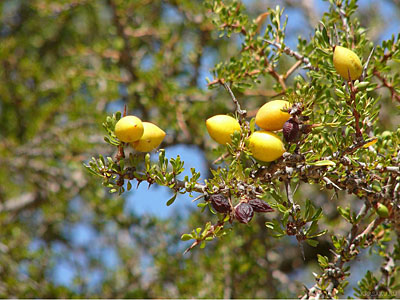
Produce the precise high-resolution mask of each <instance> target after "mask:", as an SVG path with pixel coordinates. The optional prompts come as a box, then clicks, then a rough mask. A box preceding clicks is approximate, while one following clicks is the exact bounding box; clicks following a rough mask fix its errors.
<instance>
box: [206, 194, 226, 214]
mask: <svg viewBox="0 0 400 300" xmlns="http://www.w3.org/2000/svg"><path fill="white" fill-rule="evenodd" d="M209 200H210V202H211V205H212V207H213V208H214V209H215V210H216V211H217V212H219V213H221V214H224V213H228V212H229V211H230V210H231V205H230V204H229V200H228V198H226V197H225V196H224V195H222V194H214V195H211V196H210V199H209Z"/></svg>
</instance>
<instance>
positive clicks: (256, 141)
mask: <svg viewBox="0 0 400 300" xmlns="http://www.w3.org/2000/svg"><path fill="white" fill-rule="evenodd" d="M249 148H250V150H251V153H252V154H253V156H254V157H255V158H257V159H258V160H261V161H265V162H270V161H274V160H276V159H278V158H279V157H281V156H282V154H283V153H284V152H285V147H284V145H283V142H282V141H281V139H280V138H279V136H277V135H276V134H275V133H273V132H269V131H266V130H261V131H255V132H253V133H252V134H251V135H250V137H249Z"/></svg>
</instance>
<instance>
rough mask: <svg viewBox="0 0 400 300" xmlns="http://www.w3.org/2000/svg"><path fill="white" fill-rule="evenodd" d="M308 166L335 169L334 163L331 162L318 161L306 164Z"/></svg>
mask: <svg viewBox="0 0 400 300" xmlns="http://www.w3.org/2000/svg"><path fill="white" fill-rule="evenodd" d="M308 164H309V165H312V166H317V167H321V166H332V167H335V166H336V163H335V162H333V161H331V160H319V161H316V162H312V163H308Z"/></svg>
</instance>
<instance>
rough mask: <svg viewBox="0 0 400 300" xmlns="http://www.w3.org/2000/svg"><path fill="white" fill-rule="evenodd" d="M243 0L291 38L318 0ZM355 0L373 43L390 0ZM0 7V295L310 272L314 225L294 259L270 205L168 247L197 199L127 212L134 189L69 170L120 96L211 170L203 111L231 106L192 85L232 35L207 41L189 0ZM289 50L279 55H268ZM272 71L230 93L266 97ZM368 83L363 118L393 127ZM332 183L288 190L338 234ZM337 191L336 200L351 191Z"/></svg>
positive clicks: (99, 147)
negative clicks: (279, 15)
mask: <svg viewBox="0 0 400 300" xmlns="http://www.w3.org/2000/svg"><path fill="white" fill-rule="evenodd" d="M243 2H244V4H245V7H246V8H245V12H246V14H247V15H248V17H249V19H255V18H257V17H258V16H260V14H262V13H264V12H266V10H267V8H268V7H275V6H276V5H280V6H281V7H285V8H286V10H285V12H284V13H283V15H285V14H288V15H289V21H288V27H287V30H286V35H287V36H286V43H287V44H288V45H289V46H291V47H293V49H296V44H297V38H298V36H299V35H301V36H302V38H303V39H309V37H310V35H311V34H312V33H313V31H314V27H315V26H316V25H317V24H318V21H319V20H320V19H321V17H322V15H323V12H324V11H327V9H328V7H329V3H328V2H327V1H319V0H314V1H306V0H304V1H300V0H299V1H294V0H282V1H243ZM358 4H359V6H360V7H359V8H358V9H357V11H356V12H355V16H356V17H358V18H359V20H360V22H361V25H362V26H363V27H365V28H368V30H367V36H368V38H369V39H370V40H371V41H372V42H373V43H374V44H379V43H381V42H382V41H383V40H384V39H388V38H390V37H391V34H392V33H394V34H397V32H396V31H398V28H400V24H399V21H398V20H399V16H400V3H399V1H397V0H391V1H389V0H386V1H367V0H364V1H363V0H362V1H359V2H358ZM0 13H1V14H0V224H1V226H0V237H1V238H0V297H6V298H12V297H19V298H24V297H28V298H69V297H86V298H90V297H102V298H103V297H104V298H160V297H163V298H178V297H180V298H188V297H200V298H222V297H223V298H276V297H281V298H282V297H283V298H284V297H295V296H296V295H298V294H300V293H302V290H303V284H306V285H309V284H313V277H312V271H318V264H317V253H319V254H322V255H326V256H328V257H329V256H330V252H329V248H330V247H331V244H330V243H331V242H330V239H329V237H328V236H326V237H321V238H320V239H319V242H320V244H319V246H318V247H317V248H312V247H309V246H307V245H305V246H304V247H305V249H304V251H305V259H304V260H303V258H302V257H301V252H300V249H299V246H298V244H297V242H296V240H295V238H294V237H292V238H289V237H285V238H283V239H280V240H276V239H274V238H272V237H271V236H270V235H269V234H268V230H267V229H266V228H265V225H264V223H265V221H267V218H269V219H270V218H271V217H270V216H268V217H263V216H257V218H255V220H253V222H252V223H251V226H243V225H242V226H241V225H240V224H235V225H234V228H233V229H234V230H232V233H231V234H229V235H227V236H226V237H224V238H223V239H222V240H218V241H217V240H216V241H213V242H212V243H210V244H209V245H208V246H207V247H206V248H205V249H194V250H193V251H191V252H190V253H188V254H186V255H183V251H184V250H185V248H187V246H188V243H187V242H182V241H181V240H180V236H181V234H182V233H184V232H188V231H190V230H191V229H192V228H195V227H196V226H198V225H199V224H204V223H205V221H206V220H207V219H208V218H209V217H210V216H209V214H210V213H209V212H204V213H200V212H199V211H198V210H191V211H190V212H189V213H187V211H186V210H183V209H177V210H175V211H174V214H172V217H170V218H159V217H157V216H153V215H149V214H138V213H137V212H136V211H135V209H133V210H132V209H127V201H128V198H132V197H134V198H135V200H136V201H140V199H138V197H135V189H133V191H132V192H130V193H127V194H124V195H123V196H122V197H117V196H114V195H110V194H109V193H108V191H107V190H105V189H104V188H103V187H102V186H101V185H100V184H99V182H98V178H95V177H94V176H92V175H90V174H88V173H87V172H86V171H85V170H84V168H83V165H82V163H83V162H87V161H88V160H89V159H90V158H91V156H95V155H97V154H103V155H112V154H113V152H112V151H115V149H114V148H112V147H108V146H106V144H105V143H104V141H103V135H104V132H103V129H102V125H101V124H102V123H103V122H104V120H105V117H106V116H107V115H109V114H112V113H113V112H115V111H117V110H119V111H121V110H122V109H123V106H124V104H126V105H127V107H128V112H129V113H131V114H135V115H137V116H139V117H141V118H142V119H145V120H152V121H154V122H156V123H157V124H158V125H159V126H160V127H161V128H163V129H164V130H165V131H166V132H167V137H166V139H165V141H164V143H163V147H165V148H166V149H168V147H171V146H174V145H187V146H195V147H196V149H197V150H199V151H198V153H200V154H198V155H201V156H203V157H204V164H205V166H204V169H205V170H209V169H210V168H211V167H212V165H211V162H212V161H213V160H214V159H215V158H216V157H217V156H216V155H215V153H213V152H212V147H213V145H214V144H212V142H211V141H210V139H209V138H208V136H207V134H206V130H205V124H204V120H205V119H206V118H208V117H210V116H211V115H214V114H217V113H226V112H229V111H231V112H232V111H233V110H234V106H233V103H231V101H230V100H229V97H228V95H227V94H226V92H225V91H224V90H223V89H221V88H219V89H212V90H209V89H208V88H207V82H206V77H207V76H208V77H209V78H210V80H212V79H213V78H212V75H211V73H209V70H210V69H211V68H212V67H214V65H215V64H216V63H218V62H220V61H226V60H228V59H229V58H230V57H231V56H233V55H235V54H237V53H238V52H239V51H240V43H241V42H243V41H242V40H241V37H240V35H232V37H231V38H230V39H228V38H226V37H222V38H219V32H218V30H217V28H216V27H215V25H214V24H213V23H212V21H211V20H212V19H213V15H212V14H211V12H210V11H209V10H208V9H206V7H205V6H204V5H203V1H195V0H192V1H185V0H182V1H180V0H169V1H151V0H141V1H135V0H124V1H123V0H102V1H94V0H63V1H51V0H5V1H2V2H1V3H0ZM367 54H368V53H366V54H365V55H367ZM293 62H294V59H292V58H290V57H282V59H281V60H280V62H279V68H280V69H282V70H286V69H288V67H290V66H291V65H292V64H293ZM300 72H301V71H300ZM291 80H292V79H291V78H289V83H290V82H291ZM274 83H275V82H274V80H273V79H272V78H271V77H268V76H266V77H264V78H262V79H261V83H260V84H258V85H257V86H255V87H253V88H252V89H246V90H243V91H242V92H241V93H239V92H237V94H236V96H237V97H238V99H240V100H241V101H242V105H243V107H244V108H245V109H247V110H249V111H252V110H254V109H256V108H257V107H260V106H261V105H262V104H263V103H264V102H265V101H266V100H267V99H268V97H269V96H271V95H273V94H274V91H273V89H272V88H273V85H274ZM379 92H380V93H381V94H380V96H381V97H382V98H381V110H380V120H379V126H380V127H381V128H382V131H383V130H385V129H387V130H396V128H397V126H398V124H399V116H398V111H396V109H393V107H394V102H393V100H392V99H391V95H390V92H389V91H388V90H385V89H382V90H379ZM397 106H398V103H397ZM180 149H182V151H187V149H188V148H185V147H182V148H180ZM114 154H115V153H114ZM186 167H187V168H190V166H188V165H186ZM202 178H207V173H205V174H204V173H203V174H202ZM150 189H157V188H156V187H154V186H152V187H151V188H150ZM152 195H157V194H154V193H153V194H152ZM332 196H333V192H332V191H326V190H321V191H320V190H319V188H318V187H314V186H311V185H309V186H305V187H303V188H302V190H301V191H299V192H298V193H297V194H296V197H297V198H298V199H306V198H310V199H312V200H313V202H314V203H315V204H316V205H318V206H321V207H322V208H323V210H324V214H325V215H326V216H327V218H326V220H325V222H326V226H327V228H328V227H329V228H335V230H336V231H337V232H343V234H344V233H345V232H346V230H348V226H347V227H346V223H343V222H342V219H340V217H339V214H338V213H337V210H336V205H337V204H338V203H332V202H331V201H330V199H331V198H332ZM140 197H141V198H143V201H146V202H150V201H152V200H153V199H152V198H149V197H148V196H147V197H146V194H145V193H141V194H140ZM154 197H157V196H154ZM184 199H185V200H186V201H188V202H190V199H189V198H188V197H186V198H184ZM339 199H340V201H341V203H342V204H344V206H346V205H345V204H346V203H348V204H349V203H350V202H349V201H351V200H352V199H354V197H350V196H346V195H345V193H340V197H339ZM154 200H156V199H154ZM166 200H167V199H165V201H166ZM354 205H355V206H357V205H358V204H357V203H356V204H354ZM168 209H172V208H168ZM347 225H348V224H347ZM372 252H373V251H372ZM374 257H375V256H374V255H373V254H372V253H367V252H363V253H362V254H361V256H360V260H359V261H356V262H355V263H354V264H355V266H354V272H357V270H360V269H362V270H363V272H362V274H360V275H363V274H364V273H365V272H364V270H365V268H366V267H367V268H370V269H371V270H372V271H373V270H375V269H376V268H378V267H377V266H378V265H379V264H380V258H376V257H375V258H374ZM358 279H360V277H357V278H356V280H358ZM355 283H356V282H354V279H353V281H352V282H350V284H351V285H354V284H355ZM349 293H350V294H352V292H351V291H350V292H349Z"/></svg>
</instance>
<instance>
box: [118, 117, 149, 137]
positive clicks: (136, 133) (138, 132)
mask: <svg viewBox="0 0 400 300" xmlns="http://www.w3.org/2000/svg"><path fill="white" fill-rule="evenodd" d="M143 131H144V129H143V123H142V121H141V120H140V119H139V118H138V117H135V116H126V117H123V118H121V119H120V120H119V121H118V122H117V124H115V130H114V132H115V135H116V136H117V138H118V139H119V140H120V141H122V142H125V143H130V142H134V141H137V140H139V139H140V138H141V136H142V135H143Z"/></svg>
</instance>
